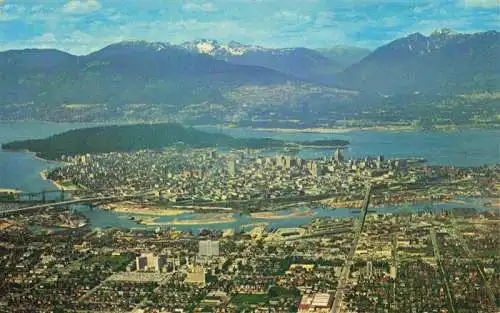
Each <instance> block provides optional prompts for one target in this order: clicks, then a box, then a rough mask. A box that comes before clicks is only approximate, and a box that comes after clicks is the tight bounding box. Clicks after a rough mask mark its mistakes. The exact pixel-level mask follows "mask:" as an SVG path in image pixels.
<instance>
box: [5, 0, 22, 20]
mask: <svg viewBox="0 0 500 313" xmlns="http://www.w3.org/2000/svg"><path fill="white" fill-rule="evenodd" d="M1 1H2V0H0V22H8V21H13V20H17V19H20V18H21V17H22V16H23V14H24V12H25V11H26V8H25V7H24V6H22V5H16V4H3V2H1Z"/></svg>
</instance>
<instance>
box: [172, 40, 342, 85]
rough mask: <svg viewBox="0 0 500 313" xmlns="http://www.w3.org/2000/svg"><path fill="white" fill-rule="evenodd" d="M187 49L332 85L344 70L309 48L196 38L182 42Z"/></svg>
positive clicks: (338, 64)
mask: <svg viewBox="0 0 500 313" xmlns="http://www.w3.org/2000/svg"><path fill="white" fill-rule="evenodd" d="M181 46H182V47H183V48H185V49H186V50H188V51H191V52H195V53H200V54H206V55H210V56H212V57H214V58H216V59H219V60H224V61H227V62H229V63H232V64H239V65H250V66H261V67H265V68H269V69H273V70H276V71H278V72H282V73H285V74H288V75H293V76H295V77H299V78H301V79H305V80H309V81H312V82H315V83H326V84H331V83H333V82H334V81H335V79H334V76H335V74H336V73H338V72H340V71H341V70H342V69H343V66H342V65H341V64H340V63H338V62H337V61H335V60H333V59H330V58H327V57H325V56H323V55H322V54H321V53H320V52H318V51H315V50H313V49H308V48H301V47H298V48H264V47H261V46H252V45H244V44H241V43H238V42H235V41H230V42H229V43H228V44H224V43H220V42H218V41H216V40H207V39H202V40H196V41H192V42H185V43H183V44H182V45H181Z"/></svg>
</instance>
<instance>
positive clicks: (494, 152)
mask: <svg viewBox="0 0 500 313" xmlns="http://www.w3.org/2000/svg"><path fill="white" fill-rule="evenodd" d="M95 125H97V124H92V123H85V124H70V123H43V122H2V123H0V144H1V143H5V142H9V141H13V140H24V139H38V138H45V137H48V136H50V135H53V134H57V133H60V132H64V131H68V130H71V129H77V128H84V127H91V126H95ZM200 129H202V130H205V131H210V132H222V133H226V134H229V135H232V136H235V137H257V138H263V137H268V138H275V139H283V140H291V141H312V140H322V139H344V140H348V141H349V142H350V145H349V146H348V147H347V148H346V149H345V150H344V154H345V155H346V156H347V157H351V158H361V157H366V156H376V155H384V156H385V157H386V158H404V157H423V158H425V159H427V160H428V163H429V164H431V165H455V166H464V167H465V166H480V165H485V164H497V163H499V160H500V147H499V143H500V142H499V138H500V130H475V129H471V130H464V131H457V132H395V131H373V132H371V131H353V132H347V133H305V132H289V133H285V132H269V131H260V130H253V129H246V128H219V127H200ZM332 153H333V150H332V149H323V148H321V149H316V148H315V149H304V150H303V151H300V152H299V154H298V156H299V157H302V158H321V157H324V156H328V155H331V154H332ZM55 166H59V164H58V163H57V162H49V161H46V160H42V159H39V158H37V157H35V156H34V155H33V154H31V153H24V152H10V151H4V150H0V188H15V189H20V190H23V191H27V192H39V191H42V190H55V189H56V188H55V186H53V185H52V184H51V183H50V182H49V181H46V180H44V179H43V178H42V177H41V176H40V174H39V173H40V172H41V171H43V170H46V169H50V168H53V167H55ZM399 207H400V206H398V207H394V206H386V207H383V208H377V209H376V210H377V212H379V213H387V212H395V211H398V210H399ZM452 207H473V208H477V209H480V210H484V209H486V208H485V207H484V206H483V205H482V204H481V203H476V202H466V203H465V204H460V203H435V204H428V205H408V206H407V209H409V210H411V211H419V210H420V211H421V210H430V211H438V210H441V209H446V208H452ZM74 209H75V210H77V211H80V212H82V213H83V214H84V215H85V216H86V217H87V218H88V219H89V225H90V227H92V228H107V227H124V228H144V226H143V225H139V224H137V223H135V222H134V221H131V220H129V215H125V214H120V213H115V212H110V211H106V210H101V209H98V208H94V209H92V210H91V209H90V208H89V207H86V206H75V207H74ZM283 214H286V215H287V218H284V219H277V220H265V219H255V218H252V217H250V216H249V215H235V216H233V218H234V221H233V222H227V223H220V224H203V223H201V224H195V225H179V224H176V225H175V226H174V227H175V228H176V229H179V230H194V231H196V230H199V229H201V228H212V229H227V228H237V229H238V228H239V229H245V228H246V227H250V228H251V227H252V225H255V224H259V223H266V225H267V227H273V228H274V227H295V226H299V225H302V224H304V223H308V222H310V221H311V220H312V219H313V218H317V217H335V218H348V217H354V216H357V213H354V212H352V211H351V210H349V209H337V210H331V209H325V208H314V209H313V215H311V216H293V215H289V214H287V211H286V210H285V211H284V213H283ZM202 217H203V216H202V214H183V215H179V216H175V217H160V218H158V222H160V223H166V224H164V225H168V223H169V222H170V221H172V220H173V219H174V218H175V219H178V220H181V221H182V220H190V219H202ZM205 218H206V216H205ZM149 228H155V227H153V226H152V227H149Z"/></svg>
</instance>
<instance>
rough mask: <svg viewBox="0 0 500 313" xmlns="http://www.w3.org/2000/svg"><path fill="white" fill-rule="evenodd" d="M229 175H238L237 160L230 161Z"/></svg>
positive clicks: (228, 166)
mask: <svg viewBox="0 0 500 313" xmlns="http://www.w3.org/2000/svg"><path fill="white" fill-rule="evenodd" d="M227 173H228V174H229V175H230V176H234V175H236V161H235V160H229V162H228V163H227Z"/></svg>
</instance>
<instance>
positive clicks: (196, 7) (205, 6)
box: [182, 2, 216, 12]
mask: <svg viewBox="0 0 500 313" xmlns="http://www.w3.org/2000/svg"><path fill="white" fill-rule="evenodd" d="M182 8H183V9H184V10H185V11H190V12H196V11H201V12H213V11H216V8H215V6H214V5H213V3H211V2H205V3H195V2H188V3H186V4H184V6H183V7H182Z"/></svg>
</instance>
